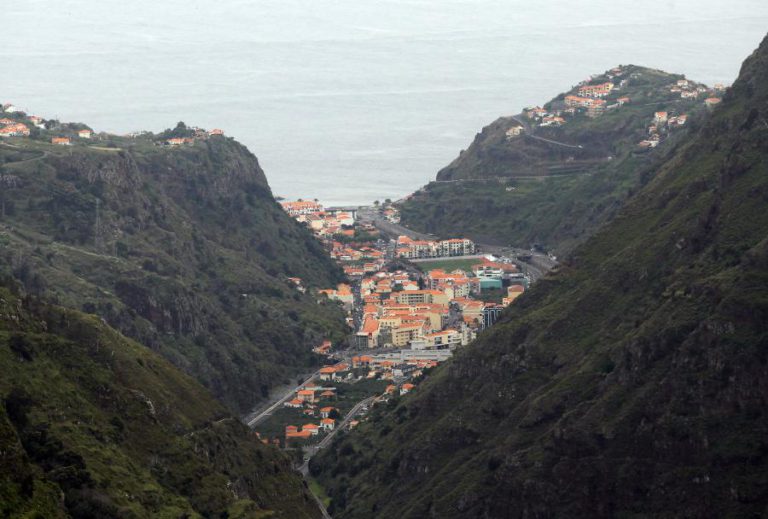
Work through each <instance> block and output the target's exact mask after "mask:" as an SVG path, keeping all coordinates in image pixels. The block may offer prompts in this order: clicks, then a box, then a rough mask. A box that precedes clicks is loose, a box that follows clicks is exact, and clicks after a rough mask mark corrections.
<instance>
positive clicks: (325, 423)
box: [320, 418, 336, 431]
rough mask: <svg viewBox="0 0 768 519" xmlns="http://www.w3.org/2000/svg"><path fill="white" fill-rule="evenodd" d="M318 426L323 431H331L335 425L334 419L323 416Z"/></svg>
mask: <svg viewBox="0 0 768 519" xmlns="http://www.w3.org/2000/svg"><path fill="white" fill-rule="evenodd" d="M320 427H322V428H323V430H325V431H332V430H333V429H334V428H335V427H336V420H334V419H333V418H323V419H322V420H320Z"/></svg>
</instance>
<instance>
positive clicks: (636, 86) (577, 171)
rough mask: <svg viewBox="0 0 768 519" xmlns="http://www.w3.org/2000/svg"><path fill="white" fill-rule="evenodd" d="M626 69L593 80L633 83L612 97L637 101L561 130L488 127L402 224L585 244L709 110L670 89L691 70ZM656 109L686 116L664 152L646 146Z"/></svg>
mask: <svg viewBox="0 0 768 519" xmlns="http://www.w3.org/2000/svg"><path fill="white" fill-rule="evenodd" d="M621 70H622V72H621V75H620V76H619V77H613V76H609V75H608V74H609V73H610V71H609V72H606V73H605V74H603V75H601V76H597V77H596V78H594V80H593V81H592V82H593V83H599V82H603V81H608V80H609V77H611V78H613V79H612V80H613V81H614V82H615V83H616V84H617V85H618V84H620V81H626V83H625V84H624V85H623V86H621V87H620V88H616V89H615V90H614V91H613V92H612V93H611V94H610V95H609V96H608V97H607V98H606V99H607V104H608V105H611V104H614V105H615V104H616V103H617V99H619V98H624V97H628V98H629V99H630V101H629V102H627V103H626V104H623V105H622V106H615V107H614V108H612V109H610V110H608V111H606V112H605V113H604V114H603V115H601V116H599V117H596V118H591V117H588V116H587V115H585V114H584V113H580V112H577V113H576V114H575V115H574V116H568V117H566V122H565V123H564V124H562V125H560V126H536V125H535V124H532V123H531V121H530V120H529V118H528V117H527V116H526V115H520V116H515V117H502V118H500V119H498V120H496V121H495V122H493V123H492V124H490V125H489V126H487V127H486V128H484V129H483V130H482V132H480V133H479V134H477V136H476V137H475V139H474V141H473V142H472V144H471V145H470V146H469V148H468V149H467V150H466V151H462V152H461V154H460V155H459V157H457V158H456V160H454V161H453V162H452V163H451V164H450V165H449V166H447V167H445V168H444V169H442V170H441V171H440V172H439V173H438V175H437V180H436V181H435V182H431V183H430V184H428V185H427V186H425V187H424V188H423V189H421V190H419V191H417V192H416V193H415V194H414V195H413V196H412V197H411V198H409V199H408V200H406V201H405V202H404V203H402V204H401V213H402V215H401V216H402V222H403V224H404V225H406V226H408V227H411V228H413V229H416V230H419V231H422V232H427V233H432V234H437V235H442V236H456V235H466V236H469V237H471V238H473V239H474V240H476V241H478V242H480V243H490V244H498V245H507V244H510V243H512V244H515V245H516V246H529V245H533V244H540V245H541V246H543V247H545V248H547V249H554V250H556V251H557V252H558V254H562V253H564V252H566V251H569V250H571V249H572V248H573V247H574V246H575V245H577V244H578V243H581V242H583V241H584V240H585V239H586V238H588V237H589V236H590V235H591V234H592V233H594V231H595V230H596V229H598V228H599V227H600V225H602V224H603V223H604V222H605V221H607V220H609V219H610V218H611V217H612V216H613V215H614V214H615V213H616V211H617V210H618V208H620V207H621V206H622V204H623V202H624V201H625V200H626V198H627V197H628V196H630V195H631V194H632V193H633V192H634V191H635V190H636V189H637V188H638V186H639V185H641V183H642V182H643V180H644V176H645V175H646V174H647V172H648V171H651V170H653V169H654V168H655V167H657V165H658V163H659V162H660V161H662V160H664V159H665V157H666V156H667V155H668V154H669V152H670V150H672V149H674V147H675V146H676V143H678V142H679V141H680V140H681V139H684V138H685V135H686V134H687V133H688V132H689V131H690V130H691V129H692V128H694V129H695V128H696V127H697V126H699V125H700V120H701V119H702V117H703V112H705V109H704V103H703V95H702V97H699V98H698V99H693V98H686V99H683V98H681V97H680V94H679V93H676V92H671V91H670V89H671V87H672V86H674V85H675V84H676V82H677V81H678V80H681V79H683V76H681V75H675V74H667V73H664V72H661V71H658V70H653V69H648V68H645V67H637V66H632V65H629V66H624V67H621ZM691 85H692V87H693V86H694V85H695V86H701V87H702V88H703V86H702V85H699V84H696V83H693V82H691ZM577 92H578V87H574V88H573V89H571V90H570V91H568V92H565V93H563V94H560V95H559V96H558V97H556V98H555V99H552V100H551V101H550V102H548V103H547V104H545V105H544V108H545V109H548V110H552V111H553V112H554V111H557V110H562V109H564V108H566V107H565V106H564V105H563V99H564V98H565V96H566V95H569V94H571V95H572V94H576V93H577ZM657 111H666V112H668V113H669V114H670V115H672V114H675V115H681V114H685V115H687V117H688V120H687V122H686V123H685V124H684V125H683V126H680V127H675V128H674V129H669V131H666V132H663V134H662V136H661V137H662V139H663V140H662V142H661V144H660V145H659V146H658V147H657V148H655V149H653V150H649V149H642V148H639V147H638V143H639V142H641V141H642V140H643V139H647V138H648V127H649V125H650V124H652V121H653V117H654V113H655V112H657ZM521 123H522V124H524V125H525V126H526V131H525V132H524V133H523V134H522V135H520V136H517V137H512V138H510V137H509V136H508V135H507V131H508V130H509V129H510V128H512V127H514V126H519V125H520V124H521ZM534 126H535V127H534ZM558 143H561V144H558Z"/></svg>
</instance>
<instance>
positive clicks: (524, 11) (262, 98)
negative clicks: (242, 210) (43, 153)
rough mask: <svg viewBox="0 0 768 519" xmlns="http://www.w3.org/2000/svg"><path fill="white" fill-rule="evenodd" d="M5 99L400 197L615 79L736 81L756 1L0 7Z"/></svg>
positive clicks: (295, 183)
mask: <svg viewBox="0 0 768 519" xmlns="http://www.w3.org/2000/svg"><path fill="white" fill-rule="evenodd" d="M0 26H2V28H3V31H2V32H3V37H2V38H3V44H2V45H1V46H0V102H13V103H14V104H15V105H17V106H19V107H21V108H24V109H26V110H28V111H29V113H32V114H36V115H41V116H43V117H47V118H53V117H57V118H60V119H61V120H63V121H80V122H85V123H87V124H89V125H91V126H92V127H93V128H94V129H95V130H97V131H108V132H116V133H127V132H130V131H134V130H142V129H149V130H153V131H160V130H162V129H165V128H168V127H171V126H173V125H175V123H176V122H177V121H184V122H186V123H187V124H190V125H197V126H202V127H206V128H222V129H224V130H225V132H226V133H227V135H229V136H233V137H235V138H237V139H238V140H239V141H241V142H243V143H244V144H246V145H247V146H248V147H249V148H250V149H251V150H252V151H253V152H254V153H255V154H256V155H257V156H258V157H259V159H260V161H261V164H262V166H263V167H264V169H265V171H266V173H267V177H268V178H269V181H270V185H271V186H272V190H273V192H274V193H275V194H276V195H280V196H284V197H288V198H298V197H304V198H319V199H321V200H322V201H323V202H325V203H327V204H361V203H370V202H371V201H373V200H375V199H379V200H383V199H385V198H392V199H397V198H399V197H401V196H403V195H405V194H407V193H409V192H411V191H413V190H415V189H417V188H418V187H419V186H421V185H423V184H425V183H426V182H428V181H429V180H430V179H432V178H434V175H435V173H436V172H437V171H438V170H439V169H440V168H441V167H443V166H445V165H446V164H448V163H449V162H450V161H451V160H452V159H453V158H455V157H456V155H457V154H458V153H459V151H460V150H461V149H462V148H465V147H466V146H468V144H469V143H470V142H471V140H472V138H473V137H474V134H475V133H476V132H477V131H479V130H480V129H481V128H482V126H484V125H485V124H488V123H490V122H491V121H493V120H494V119H495V118H497V117H499V116H502V115H511V114H515V113H519V112H520V110H521V108H522V107H523V106H526V105H531V104H541V103H544V102H546V101H547V100H548V99H550V98H551V97H553V96H554V95H556V94H558V93H559V92H562V91H564V90H566V89H568V88H569V87H571V86H572V85H574V84H575V83H577V82H579V81H581V80H583V79H586V78H588V77H589V75H590V74H593V73H599V72H602V71H604V70H606V69H608V68H611V67H613V66H615V65H618V64H629V63H632V64H639V65H646V66H651V67H654V68H660V69H664V70H667V71H669V72H678V73H685V74H686V75H687V76H688V77H690V78H692V79H695V80H698V81H703V82H706V83H710V84H711V83H715V82H723V83H730V82H731V81H733V79H734V78H735V77H736V75H737V73H738V70H739V66H740V64H741V62H742V61H743V59H744V58H745V57H746V56H747V55H748V54H749V53H750V52H751V51H752V50H753V49H754V48H755V47H756V46H757V45H758V43H759V42H760V40H761V39H762V38H763V37H764V36H765V33H766V30H767V29H768V2H766V1H765V0H735V1H730V2H721V1H711V0H668V1H654V0H648V1H645V2H638V1H636V0H589V1H587V2H566V1H554V0H525V1H523V0H315V1H306V0H302V1H299V0H274V1H272V0H268V1H267V0H183V1H182V0H163V1H160V2H158V1H156V0H131V1H123V0H121V1H114V0H104V1H98V2H95V1H89V0H67V1H63V2H51V1H48V0H2V2H0Z"/></svg>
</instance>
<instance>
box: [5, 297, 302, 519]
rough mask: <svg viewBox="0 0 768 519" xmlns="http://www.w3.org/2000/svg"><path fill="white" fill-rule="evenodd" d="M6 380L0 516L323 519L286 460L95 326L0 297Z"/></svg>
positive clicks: (189, 382)
mask: <svg viewBox="0 0 768 519" xmlns="http://www.w3.org/2000/svg"><path fill="white" fill-rule="evenodd" d="M0 373H2V377H0V398H2V401H3V403H4V405H3V406H0V453H2V455H0V468H1V469H2V470H0V516H3V517H9V516H11V517H23V516H28V517H46V518H47V517H64V516H72V517H181V516H184V514H190V515H191V516H195V517H197V516H200V515H204V516H207V517H214V516H215V517H219V516H222V515H221V514H224V513H228V514H229V517H261V516H267V515H270V514H274V515H275V516H279V517H314V516H316V515H317V510H316V507H315V506H314V503H313V501H312V500H311V497H310V496H308V494H307V492H306V490H305V489H304V486H303V483H302V481H301V478H300V477H299V476H298V475H297V474H295V473H294V472H293V471H292V470H291V468H290V464H289V462H288V460H287V459H286V458H284V457H283V456H282V455H281V454H280V453H279V452H278V451H276V450H273V449H272V448H269V447H266V446H264V445H262V444H261V443H260V442H258V441H257V440H256V439H255V438H254V437H253V435H252V434H251V433H250V432H249V431H248V430H247V428H245V427H244V426H243V425H242V424H240V423H239V422H238V421H237V420H236V419H235V418H232V417H230V416H228V414H227V412H226V411H225V409H224V408H223V407H222V406H221V405H220V404H219V403H217V402H216V401H215V400H214V399H213V398H212V397H211V396H210V394H209V393H208V392H207V391H205V390H204V389H203V388H202V387H201V386H200V385H199V384H198V383H197V382H195V381H194V380H193V379H192V378H190V377H188V376H186V375H184V374H182V373H181V372H179V371H178V370H177V369H176V368H174V367H173V366H172V365H170V364H169V363H168V362H167V361H165V360H163V359H162V358H160V357H159V356H157V355H156V354H154V353H152V352H150V351H149V350H147V349H146V348H144V347H143V346H140V345H138V344H136V343H135V342H133V341H131V340H129V339H126V338H125V337H123V336H121V335H120V334H119V333H117V332H116V331H114V330H112V329H110V328H109V327H108V326H106V325H105V324H103V323H101V322H100V321H99V319H98V318H96V317H94V316H86V315H84V314H81V313H78V312H75V311H71V310H65V309H62V308H59V307H51V306H47V305H42V304H39V303H36V302H34V301H29V300H24V301H22V300H21V299H20V298H19V297H18V296H16V295H14V294H12V293H11V292H10V291H9V290H7V289H5V288H0ZM35 514H37V515H35Z"/></svg>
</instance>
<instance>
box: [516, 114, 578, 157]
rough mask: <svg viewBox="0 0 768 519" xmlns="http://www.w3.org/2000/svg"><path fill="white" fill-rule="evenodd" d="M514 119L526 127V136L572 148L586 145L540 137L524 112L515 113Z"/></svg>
mask: <svg viewBox="0 0 768 519" xmlns="http://www.w3.org/2000/svg"><path fill="white" fill-rule="evenodd" d="M512 119H513V120H514V121H516V122H518V123H520V124H521V125H522V126H523V128H524V129H525V133H524V134H523V135H525V136H526V137H529V138H531V139H536V140H537V141H542V142H547V143H549V144H555V145H557V146H563V147H565V148H572V149H578V150H580V149H583V148H584V146H582V145H580V144H568V143H566V142H560V141H553V140H552V139H545V138H544V137H539V136H538V135H536V134H535V133H534V127H533V126H532V125H531V123H530V122H529V121H528V119H527V118H526V117H525V116H523V115H522V114H519V115H513V116H512Z"/></svg>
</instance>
